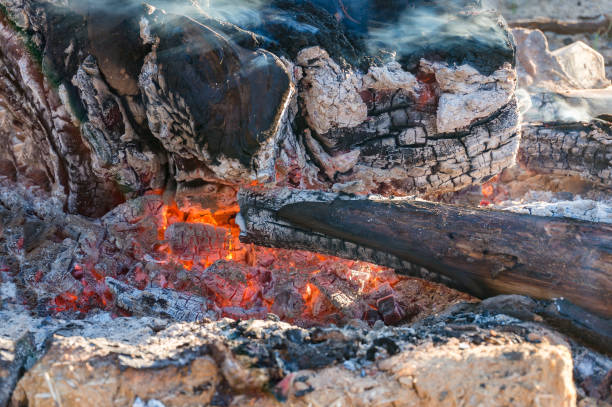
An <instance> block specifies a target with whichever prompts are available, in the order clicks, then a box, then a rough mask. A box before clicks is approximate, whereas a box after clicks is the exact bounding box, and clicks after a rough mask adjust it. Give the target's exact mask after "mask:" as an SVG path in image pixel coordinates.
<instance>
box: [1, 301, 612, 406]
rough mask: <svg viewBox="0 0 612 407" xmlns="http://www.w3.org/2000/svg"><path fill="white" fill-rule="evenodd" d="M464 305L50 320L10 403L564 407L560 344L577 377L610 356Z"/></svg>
mask: <svg viewBox="0 0 612 407" xmlns="http://www.w3.org/2000/svg"><path fill="white" fill-rule="evenodd" d="M467 307H468V308H470V307H472V308H470V309H468V308H466V305H463V306H462V308H461V309H459V308H456V309H455V310H449V311H448V312H447V313H445V314H443V315H442V316H439V317H434V318H431V319H429V320H427V321H423V322H421V323H419V324H418V325H415V326H407V327H395V328H393V327H384V326H382V325H378V324H377V326H375V328H374V329H368V328H367V327H366V326H364V325H363V324H362V323H360V322H355V323H353V324H349V325H348V326H346V327H344V328H337V327H327V328H313V329H302V328H298V327H296V326H293V325H290V324H286V323H283V322H277V321H275V320H274V319H275V318H274V317H273V316H269V317H268V318H267V319H266V320H252V321H242V322H236V321H232V320H228V319H224V320H221V321H218V322H214V323H203V324H194V323H191V324H189V323H169V322H164V321H162V320H155V319H146V318H145V319H135V318H131V319H125V318H118V319H115V320H110V319H108V320H107V319H103V318H97V319H95V320H93V319H92V320H85V321H81V322H76V323H74V322H68V323H67V322H62V321H55V322H54V324H55V325H54V330H53V331H54V332H56V334H55V336H54V337H53V338H50V337H49V336H47V337H49V342H48V350H47V351H46V353H45V354H44V356H42V358H41V359H40V360H39V361H38V362H37V363H36V364H35V365H34V366H33V367H32V368H31V369H30V370H29V371H28V372H27V373H25V375H24V376H23V377H22V378H21V379H20V381H19V383H18V384H17V387H16V388H15V391H14V392H13V395H12V403H13V404H20V403H32V402H33V401H34V400H40V399H41V398H43V399H45V400H48V402H49V403H51V404H53V403H56V402H57V403H62V405H64V406H71V405H78V404H79V403H82V402H83V400H85V399H86V400H88V401H92V400H93V401H95V402H96V403H97V405H113V406H131V405H133V404H134V403H138V402H139V401H138V400H140V402H141V403H149V401H150V400H156V401H155V402H159V403H162V404H163V405H165V406H173V405H218V404H219V403H222V404H223V405H236V406H237V405H243V404H244V403H255V404H257V405H266V406H267V405H269V406H277V405H295V406H306V405H309V404H311V405H312V404H315V403H318V404H319V405H329V403H331V402H333V400H341V402H342V404H343V405H355V406H358V405H367V404H371V403H382V404H381V405H402V406H403V405H413V404H414V403H421V404H424V405H432V406H437V405H445V403H448V402H449V401H453V400H454V401H455V402H458V401H459V400H464V401H465V400H468V401H467V403H468V404H467V405H474V406H475V405H478V403H482V402H486V401H487V400H488V401H491V400H494V403H495V404H504V403H513V404H514V405H530V404H532V403H534V402H535V400H537V399H539V398H540V397H541V394H548V395H549V399H550V400H552V402H554V405H559V406H565V405H567V406H571V405H574V403H575V399H576V389H575V387H574V383H573V382H572V366H573V365H572V353H571V351H570V350H572V351H574V353H573V356H574V360H575V361H576V363H579V366H580V369H581V371H582V374H584V372H586V371H587V369H589V365H587V363H591V365H590V368H591V371H593V372H595V371H597V372H598V373H597V376H596V377H593V378H592V379H591V381H592V382H593V383H595V382H597V383H600V380H603V379H601V378H600V376H599V375H600V374H601V370H602V368H605V366H606V363H610V362H609V359H606V358H605V357H603V356H601V355H598V354H596V353H593V352H590V353H589V354H587V353H585V348H580V347H575V346H573V345H572V346H571V347H570V346H569V345H568V343H567V342H566V340H565V339H564V338H563V337H562V336H561V335H559V334H558V333H554V332H552V331H550V330H548V329H546V328H544V327H542V326H540V325H538V324H534V323H525V322H522V321H521V320H519V319H517V318H514V317H510V316H506V315H503V314H497V315H493V314H488V313H486V312H482V311H476V310H475V309H474V308H473V306H470V305H467ZM36 324H39V325H40V322H38V321H34V320H32V322H31V323H30V325H32V326H33V328H28V329H30V332H33V331H35V330H36V329H39V328H38V327H37V326H38V325H36ZM26 331H27V330H26ZM136 333H137V335H136ZM47 335H50V333H49V331H47ZM598 369H599V370H598ZM189 372H190V373H189ZM508 377H512V378H513V379H512V380H511V381H509V380H507V378H508ZM581 377H583V376H581ZM92 383H96V384H95V385H93V384H92ZM49 389H52V390H49ZM43 394H46V395H47V396H43ZM591 394H594V393H591ZM466 398H467V399H466ZM510 399H512V400H513V401H510ZM222 400H223V402H221V401H222Z"/></svg>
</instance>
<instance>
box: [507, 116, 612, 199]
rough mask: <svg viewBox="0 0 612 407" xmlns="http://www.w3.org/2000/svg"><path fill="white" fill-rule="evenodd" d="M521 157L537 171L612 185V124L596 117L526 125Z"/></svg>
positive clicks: (530, 167)
mask: <svg viewBox="0 0 612 407" xmlns="http://www.w3.org/2000/svg"><path fill="white" fill-rule="evenodd" d="M518 161H519V163H520V164H521V165H522V166H524V167H525V168H527V169H528V170H530V171H533V172H535V173H540V174H553V175H564V176H579V177H581V178H583V179H585V180H588V181H591V182H593V183H595V184H597V185H601V186H603V187H608V188H609V187H612V125H611V124H610V123H609V122H605V121H597V120H595V121H592V122H590V123H575V124H566V123H550V124H538V123H531V124H529V125H526V126H523V141H522V143H521V147H520V150H519V154H518Z"/></svg>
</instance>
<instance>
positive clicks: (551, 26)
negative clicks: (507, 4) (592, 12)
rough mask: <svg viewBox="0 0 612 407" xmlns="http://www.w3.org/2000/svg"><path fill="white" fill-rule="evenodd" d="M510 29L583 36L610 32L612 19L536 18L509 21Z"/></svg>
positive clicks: (604, 16)
mask: <svg viewBox="0 0 612 407" xmlns="http://www.w3.org/2000/svg"><path fill="white" fill-rule="evenodd" d="M508 25H509V26H510V27H512V28H517V27H520V28H530V29H532V30H541V31H550V32H554V33H557V34H566V35H572V34H583V33H596V32H599V33H604V32H607V31H609V30H610V26H611V25H612V17H611V16H610V15H600V16H597V17H590V18H582V19H579V20H565V21H564V20H558V19H554V18H546V17H537V18H533V19H531V18H529V19H522V20H514V21H509V22H508Z"/></svg>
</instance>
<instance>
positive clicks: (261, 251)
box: [50, 191, 400, 326]
mask: <svg viewBox="0 0 612 407" xmlns="http://www.w3.org/2000/svg"><path fill="white" fill-rule="evenodd" d="M149 195H154V196H155V197H151V199H150V200H148V201H147V202H150V205H148V206H147V207H146V209H145V210H146V211H147V212H146V216H145V219H146V222H148V223H146V225H145V226H146V227H144V226H143V229H137V228H135V229H134V230H135V232H134V242H133V243H132V244H133V246H132V248H131V249H130V256H132V258H133V260H134V261H133V263H130V264H128V265H127V266H118V267H117V269H116V270H113V271H110V270H108V269H100V268H99V267H98V265H97V264H96V263H95V262H91V264H75V265H74V266H73V271H72V276H73V278H74V279H75V280H77V281H78V282H80V285H79V284H77V285H76V287H77V289H74V290H72V291H70V292H65V293H62V294H60V295H58V296H56V297H55V298H54V299H53V300H52V302H51V304H50V308H51V309H52V310H53V311H55V312H81V313H86V312H88V311H89V310H92V309H102V310H107V311H112V312H113V313H114V314H115V315H127V314H128V313H127V312H126V311H125V310H122V309H119V308H118V307H117V306H115V305H114V302H113V301H112V300H113V298H112V295H111V293H110V291H109V289H108V288H107V287H106V285H105V278H106V277H112V278H115V279H120V280H122V281H123V282H125V283H127V284H129V285H131V286H133V287H135V288H137V289H139V290H144V289H146V288H147V287H161V288H167V289H172V290H177V291H182V292H186V293H189V294H193V295H197V296H201V297H205V298H207V299H209V300H210V305H209V307H210V308H208V309H206V310H203V311H205V312H212V313H214V314H216V315H218V316H219V317H222V316H228V317H231V318H236V319H244V318H263V317H265V315H266V314H267V313H274V314H276V315H278V316H279V317H280V318H281V319H283V320H285V321H287V322H293V323H297V324H300V325H304V326H306V325H314V324H321V323H342V321H346V320H348V319H351V318H365V315H366V314H367V313H369V314H368V315H370V314H371V313H372V310H377V300H378V299H379V298H381V296H388V295H389V291H390V290H393V287H394V286H395V285H396V284H397V283H398V282H399V281H400V280H399V278H398V277H397V275H396V274H395V273H394V272H392V271H391V270H390V269H387V268H385V267H380V266H375V265H372V264H369V263H363V262H359V261H351V260H344V259H338V258H336V257H332V256H326V255H322V254H318V253H311V252H304V251H297V250H284V249H271V248H265V247H259V246H255V245H251V244H243V243H241V242H240V240H239V235H240V228H239V227H238V225H237V224H236V221H235V219H236V215H237V214H238V212H239V207H238V206H237V205H233V206H227V207H224V208H222V209H217V210H211V209H204V208H202V207H200V206H198V205H181V206H179V205H178V204H177V203H176V202H172V203H170V204H162V198H161V196H162V192H161V191H154V193H150V194H149ZM156 197H159V198H157V199H155V198H156ZM343 295H344V297H343ZM368 318H369V317H368Z"/></svg>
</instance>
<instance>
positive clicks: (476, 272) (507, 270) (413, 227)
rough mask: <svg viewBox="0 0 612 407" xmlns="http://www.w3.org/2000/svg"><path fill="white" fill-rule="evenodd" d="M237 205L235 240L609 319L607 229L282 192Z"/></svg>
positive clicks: (248, 196)
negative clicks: (550, 302) (563, 304)
mask: <svg viewBox="0 0 612 407" xmlns="http://www.w3.org/2000/svg"><path fill="white" fill-rule="evenodd" d="M239 203H240V207H241V217H242V219H241V223H242V235H241V240H242V241H243V242H249V243H255V244H259V245H265V246H271V247H284V248H297V249H306V250H312V251H317V252H322V253H326V254H333V255H336V256H340V257H346V258H354V259H359V260H364V261H370V262H373V263H378V264H382V265H386V266H390V267H395V268H400V267H401V265H403V264H405V263H407V262H408V263H414V264H418V265H421V266H423V267H426V268H428V269H429V270H431V271H433V272H437V273H440V274H443V275H446V276H448V277H450V278H452V279H454V280H455V281H457V282H458V283H459V284H461V285H462V286H463V287H464V289H465V290H466V291H468V292H470V293H472V294H474V295H476V296H479V297H489V296H493V295H497V294H509V293H512V294H524V295H529V296H532V297H535V298H548V299H551V298H557V297H564V298H567V299H568V300H570V301H572V302H573V303H575V304H577V305H579V306H581V307H584V308H585V309H587V310H590V311H592V312H595V313H598V314H601V315H603V316H606V317H610V316H612V312H611V308H610V304H611V303H612V296H611V293H612V278H611V277H612V225H608V224H598V223H591V222H583V221H577V220H570V219H564V218H550V217H538V216H531V215H522V214H515V213H510V212H505V211H494V210H481V209H471V208H467V207H459V206H453V205H444V204H437V203H432V202H425V201H411V200H373V199H367V198H363V197H361V198H358V197H354V196H348V195H339V194H330V193H323V192H317V191H297V190H287V189H284V190H273V191H268V192H264V191H255V190H247V191H242V192H241V193H240V194H239Z"/></svg>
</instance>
